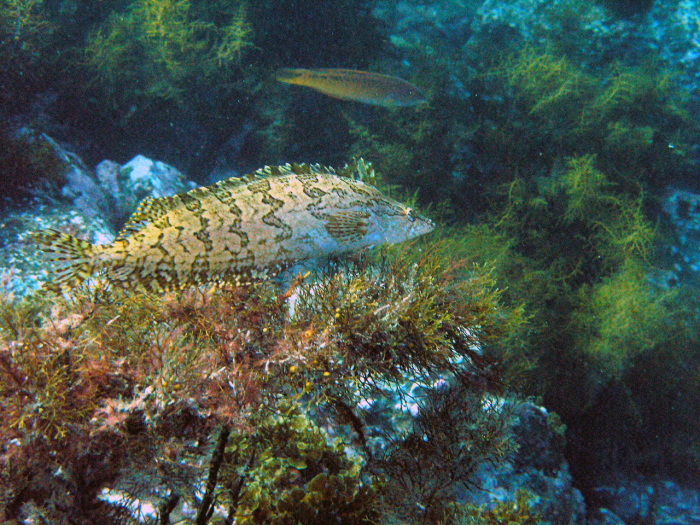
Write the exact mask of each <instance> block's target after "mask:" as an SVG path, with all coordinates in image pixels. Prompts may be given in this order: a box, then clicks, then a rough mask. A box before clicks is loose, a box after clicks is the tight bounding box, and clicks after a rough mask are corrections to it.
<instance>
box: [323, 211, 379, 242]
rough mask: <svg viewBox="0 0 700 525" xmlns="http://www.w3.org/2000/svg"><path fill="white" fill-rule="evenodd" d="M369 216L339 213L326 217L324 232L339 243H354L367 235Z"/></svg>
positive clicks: (352, 212) (353, 212)
mask: <svg viewBox="0 0 700 525" xmlns="http://www.w3.org/2000/svg"><path fill="white" fill-rule="evenodd" d="M368 218H369V214H368V213H366V212H361V211H339V212H336V213H333V214H331V215H329V216H328V218H327V220H326V224H325V227H326V231H327V232H328V233H329V234H330V236H331V237H333V238H334V239H335V240H336V241H339V242H355V241H359V240H361V239H362V238H363V237H364V236H365V235H366V234H367V227H368V225H369V224H368V221H367V219H368Z"/></svg>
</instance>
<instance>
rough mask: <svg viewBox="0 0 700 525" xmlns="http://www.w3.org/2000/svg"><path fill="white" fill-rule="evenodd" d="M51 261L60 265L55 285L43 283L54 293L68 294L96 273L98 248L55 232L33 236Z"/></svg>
mask: <svg viewBox="0 0 700 525" xmlns="http://www.w3.org/2000/svg"><path fill="white" fill-rule="evenodd" d="M31 238H32V239H33V240H34V242H35V243H36V244H37V245H38V246H39V247H41V248H42V250H43V252H44V253H45V254H46V257H47V259H48V260H50V261H52V262H55V263H56V264H57V267H56V269H55V270H54V273H53V275H54V280H53V282H47V283H46V284H44V288H46V289H47V290H51V291H55V292H58V291H68V290H71V289H72V288H75V287H76V286H78V285H79V284H80V283H82V282H83V281H85V280H86V279H88V278H90V277H91V276H92V275H93V273H94V272H95V263H96V254H97V251H98V248H99V247H98V246H97V245H94V244H92V243H89V242H88V241H82V240H80V239H77V238H75V237H73V236H72V235H67V234H65V233H61V232H57V231H55V230H42V231H39V232H35V233H33V234H32V235H31Z"/></svg>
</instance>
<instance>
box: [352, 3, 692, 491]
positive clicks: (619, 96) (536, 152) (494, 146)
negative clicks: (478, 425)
mask: <svg viewBox="0 0 700 525" xmlns="http://www.w3.org/2000/svg"><path fill="white" fill-rule="evenodd" d="M574 7H575V6H572V9H573V8H574ZM589 7H591V6H590V5H589V4H586V6H582V7H581V9H588V8H589ZM574 11H575V9H574V10H573V11H572V13H573V12H574ZM560 14H561V13H560ZM551 15H552V16H554V13H552V14H551ZM562 16H563V15H562ZM566 16H568V15H566ZM560 22H562V23H564V22H565V21H564V20H563V19H562V20H560ZM560 44H563V43H561V42H560ZM486 48H487V49H488V47H486ZM564 49H568V48H566V47H565V46H564ZM474 52H475V53H478V50H474ZM463 60H464V62H463V63H462V64H460V65H459V66H456V67H457V70H458V71H462V72H463V77H462V78H461V80H462V81H463V82H464V88H463V89H462V91H461V93H468V94H469V97H468V98H466V99H463V97H461V96H460V95H459V94H460V92H459V91H457V90H456V89H455V91H456V93H457V95H455V94H452V93H450V92H444V91H441V90H440V88H437V89H436V90H435V91H434V92H432V93H431V98H430V102H429V105H428V106H427V107H425V108H422V109H420V110H419V111H416V112H411V114H410V115H408V114H405V113H396V114H386V115H377V117H376V118H375V119H374V120H373V121H367V120H364V121H360V120H359V119H352V118H347V121H348V125H349V132H350V135H351V136H352V137H353V138H354V144H353V145H352V146H351V151H353V152H354V154H358V155H359V154H362V155H364V156H365V157H366V158H369V159H372V160H375V159H377V160H376V161H375V164H376V165H377V166H378V169H379V170H380V171H381V172H382V173H383V174H384V175H385V176H386V178H385V182H386V184H387V185H388V186H391V185H396V186H398V187H400V188H401V190H400V191H403V192H407V193H408V194H414V195H415V194H416V193H413V192H417V199H418V201H419V202H420V203H421V206H422V207H423V208H424V209H425V208H427V207H432V212H433V214H435V215H437V216H439V217H441V218H442V219H443V220H445V221H446V222H448V223H449V224H451V225H453V226H454V228H455V232H454V236H453V239H454V248H453V249H455V251H457V252H459V253H460V254H461V257H464V258H465V259H466V260H469V261H475V262H478V263H481V264H483V263H485V262H487V261H488V262H489V264H492V266H490V267H491V269H492V276H493V278H494V279H495V280H496V282H497V283H498V284H499V287H500V288H501V289H502V290H504V293H503V295H502V299H503V300H504V301H505V302H506V304H522V305H524V312H525V316H526V318H527V319H528V323H527V325H526V328H524V329H522V330H520V331H515V332H511V337H510V338H508V339H507V340H502V341H501V343H502V344H498V345H495V346H494V348H492V350H493V351H494V353H496V354H497V355H499V357H500V363H501V369H500V372H501V374H502V377H504V378H505V381H506V382H507V383H508V384H509V385H510V386H511V387H514V388H518V389H519V390H520V391H521V392H525V393H528V394H531V395H534V396H538V399H540V400H541V401H542V402H543V403H544V404H545V405H546V406H547V407H548V408H550V409H551V410H554V411H556V412H557V413H558V414H560V415H561V416H562V418H563V420H564V422H565V423H566V425H567V427H568V429H569V430H568V432H567V436H570V440H569V441H568V443H569V444H568V445H567V446H568V449H567V455H568V457H569V458H570V461H571V462H572V470H573V471H574V472H575V474H576V475H578V476H580V478H579V479H585V480H591V479H596V476H599V475H600V472H603V471H605V472H609V471H611V470H614V469H616V468H626V469H629V470H631V471H634V470H635V469H644V470H645V471H653V468H652V467H651V465H652V463H653V462H654V461H655V462H656V463H655V464H656V465H657V466H659V465H667V466H668V467H659V468H662V469H663V468H667V470H666V472H668V473H669V474H672V475H679V476H687V477H690V478H692V477H693V475H694V474H695V473H696V472H697V469H698V465H700V463H698V462H697V460H696V459H697V454H696V452H695V451H694V448H695V447H694V445H692V444H690V443H686V445H682V444H681V443H680V441H679V440H677V439H674V438H672V437H671V436H668V439H669V440H671V441H672V442H673V443H674V446H669V445H667V444H664V443H662V441H663V439H660V438H658V436H659V435H660V434H659V432H656V433H651V432H649V433H648V434H647V429H648V428H651V427H654V428H658V429H661V428H662V427H663V424H662V423H661V422H660V421H662V420H665V419H664V417H663V416H661V414H660V413H656V411H654V410H652V409H651V408H650V407H651V406H656V407H657V411H659V412H661V411H663V410H665V409H662V408H660V407H658V403H659V402H658V401H652V397H653V392H655V391H656V392H661V391H664V392H668V390H667V387H666V384H667V383H669V384H670V383H676V384H677V380H676V379H675V376H676V374H677V373H678V369H679V368H683V367H688V369H694V368H695V365H694V364H693V361H692V358H691V357H689V353H688V350H687V347H688V346H692V344H693V343H692V341H693V337H695V335H694V334H695V333H696V330H695V329H694V328H693V326H692V325H693V323H694V322H695V321H693V320H695V319H697V313H696V310H697V300H695V299H694V298H693V295H694V294H693V293H680V291H678V290H673V289H671V288H670V287H669V285H668V282H667V281H666V280H664V278H663V275H664V268H665V267H666V265H665V263H664V261H663V260H661V259H660V258H659V253H658V245H659V243H660V241H662V240H667V239H669V235H670V233H669V230H668V229H667V225H666V223H665V222H664V220H663V218H660V215H659V206H658V196H659V195H660V194H662V192H663V191H664V190H665V186H666V185H667V184H668V181H670V180H678V179H679V178H683V177H687V178H688V180H690V177H691V174H693V173H695V171H696V168H695V167H694V165H693V164H692V162H691V161H690V160H689V158H688V155H687V152H688V151H690V146H689V145H692V144H693V143H694V142H696V137H697V127H696V125H695V123H694V122H693V119H692V118H691V117H690V114H689V112H688V107H687V101H688V95H687V93H684V92H683V90H682V89H679V87H678V85H677V83H676V80H675V79H676V74H675V73H674V71H673V70H672V69H669V68H668V67H665V66H662V65H661V64H660V63H659V62H658V61H654V60H653V58H652V59H649V60H647V59H639V60H638V61H637V62H636V63H634V64H630V63H629V62H626V63H623V62H610V61H608V62H606V63H597V64H594V65H590V66H588V65H586V63H585V61H583V60H582V58H581V56H580V55H577V54H576V53H568V52H564V51H562V47H557V46H556V45H553V44H548V45H546V46H541V47H537V46H519V47H518V48H517V49H516V47H515V46H514V48H513V50H512V51H506V52H504V53H503V54H502V55H501V56H500V58H499V59H498V60H494V58H493V56H488V55H480V56H475V57H472V58H471V59H463ZM459 68H463V69H459ZM439 69H440V66H439V65H434V70H439ZM453 70H454V69H453ZM379 159H382V160H379ZM510 301H512V302H510ZM660 355H666V356H669V355H673V356H674V357H673V358H672V359H670V360H669V361H667V364H663V365H660V368H659V367H658V366H657V367H656V369H655V370H654V371H653V372H652V371H651V369H646V368H645V363H650V362H654V363H663V362H664V361H663V360H661V358H660V357H659V356H660ZM681 362H682V363H684V364H683V365H680V364H679V363H681ZM664 374H667V375H668V378H667V380H663V379H662V377H664ZM687 375H688V374H684V377H686V376H687ZM688 381H690V384H696V383H695V380H691V379H688ZM686 399H688V400H689V403H690V404H691V406H692V407H695V408H697V407H698V406H699V405H698V402H697V400H696V397H695V396H693V395H691V396H689V397H687V398H686ZM679 403H680V401H679ZM691 412H692V409H687V408H686V409H684V410H679V411H677V414H678V415H679V417H681V418H682V419H683V421H684V425H686V426H688V428H694V429H695V428H697V425H696V423H695V422H694V421H693V420H692V418H688V417H687V415H688V414H690V413H691ZM615 420H620V421H629V422H630V425H622V424H621V425H619V426H616V425H615V424H614V423H610V421H615ZM647 425H649V426H648V427H647ZM676 425H678V426H682V425H681V424H680V423H676ZM660 433H661V434H664V431H663V430H660ZM630 436H633V437H630ZM587 443H590V446H589V445H588V444H587ZM640 443H644V444H645V445H644V446H642V445H640ZM645 446H646V447H647V448H646V449H645ZM651 450H653V451H654V452H651ZM651 457H653V458H654V459H653V461H652V460H651V459H649V458H651ZM689 458H695V459H692V460H690V459H689ZM685 461H687V462H686V463H685V466H683V467H682V468H679V465H683V464H684V462H685ZM671 465H673V466H672V467H671Z"/></svg>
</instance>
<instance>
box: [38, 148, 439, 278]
mask: <svg viewBox="0 0 700 525" xmlns="http://www.w3.org/2000/svg"><path fill="white" fill-rule="evenodd" d="M373 174H374V172H373V170H372V167H371V164H367V163H365V162H364V161H363V160H362V159H360V160H359V161H356V162H355V163H353V164H352V165H351V166H347V167H346V168H345V169H344V170H341V171H339V173H336V171H335V170H333V169H332V168H326V167H323V166H319V165H313V166H309V165H306V164H301V165H300V164H293V165H289V164H287V165H285V166H278V167H265V168H262V169H260V170H258V171H256V172H255V173H254V174H252V175H249V176H246V177H244V178H236V177H234V178H230V179H227V180H224V181H221V182H218V183H216V184H214V185H212V186H206V187H202V188H197V189H194V190H192V191H190V192H188V193H182V194H178V195H174V196H172V197H163V198H160V199H152V198H149V199H146V200H145V201H144V202H143V203H142V204H141V206H140V207H139V209H138V210H137V211H136V212H135V213H134V214H133V215H132V216H131V218H130V219H129V221H128V222H127V224H126V225H125V226H124V228H123V229H122V231H121V232H120V233H119V235H118V236H117V238H116V239H115V241H114V242H113V243H112V244H104V245H97V244H91V243H89V242H87V241H82V240H79V239H76V238H75V237H72V236H70V235H66V234H64V233H59V232H57V231H53V230H44V231H40V232H36V233H34V234H33V235H32V237H33V238H34V240H35V241H36V242H37V243H38V244H39V245H40V246H42V247H43V249H44V251H45V252H46V253H47V255H48V257H49V258H50V259H52V260H54V261H56V262H57V263H58V269H57V270H56V273H55V282H54V283H52V284H50V285H49V287H50V288H53V289H58V288H60V289H62V290H69V289H71V288H73V287H74V286H76V285H78V284H80V283H81V282H83V281H84V280H85V279H88V278H89V277H91V276H93V275H97V274H101V275H103V276H104V278H105V279H106V280H107V281H108V282H110V283H112V284H114V285H117V286H123V287H127V288H139V287H142V288H145V289H147V290H150V291H164V290H173V289H180V288H184V287H186V286H191V285H198V284H203V283H213V282H225V283H232V284H248V283H250V282H253V281H259V280H262V279H265V278H267V277H269V276H272V275H275V274H277V273H279V272H281V271H283V270H285V269H286V268H288V267H289V266H291V265H293V264H295V263H297V262H299V261H303V260H306V259H311V258H316V257H323V256H329V255H332V254H338V253H343V252H348V251H353V250H359V249H362V248H364V247H367V246H372V245H378V244H382V243H395V242H401V241H404V240H406V239H410V238H412V237H416V236H418V235H422V234H424V233H427V232H429V231H431V230H432V229H433V223H432V222H431V221H430V220H429V219H426V218H424V217H422V216H420V215H419V214H417V213H416V212H415V211H413V210H412V209H410V208H408V207H406V206H404V205H403V204H401V203H400V202H397V201H395V200H393V199H391V198H389V197H386V196H385V195H383V194H382V193H381V192H380V191H379V190H377V189H376V188H374V187H373V186H371V185H369V184H367V183H365V182H363V181H362V179H364V180H371V179H372V177H373Z"/></svg>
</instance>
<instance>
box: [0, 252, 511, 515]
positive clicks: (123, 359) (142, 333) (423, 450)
mask: <svg viewBox="0 0 700 525" xmlns="http://www.w3.org/2000/svg"><path fill="white" fill-rule="evenodd" d="M500 297H501V292H500V291H499V290H498V289H497V288H496V287H495V286H494V281H493V279H492V277H491V275H490V272H489V271H488V270H487V269H485V268H480V267H478V266H471V265H465V264H464V263H463V262H462V261H460V260H459V259H455V258H454V257H453V256H452V255H451V253H450V245H449V243H448V242H446V241H439V242H436V243H426V244H422V245H415V246H413V247H412V248H410V249H407V248H405V247H404V248H397V249H392V250H381V251H379V252H378V253H376V254H369V255H363V256H361V257H359V258H358V259H355V260H354V261H353V260H347V261H338V262H335V263H333V264H331V265H330V266H329V267H328V268H327V269H326V270H325V271H324V272H322V273H321V274H320V275H319V276H318V277H317V278H316V279H308V278H304V277H301V276H299V277H297V278H296V279H294V280H293V281H292V282H291V283H290V284H289V285H288V286H287V287H285V288H282V289H280V288H278V287H277V286H276V285H275V284H273V283H265V284H261V285H258V286H251V287H243V288H236V287H213V288H210V289H197V288H192V289H189V290H186V291H184V292H180V293H168V294H164V295H151V294H145V293H143V294H141V293H133V292H132V293H127V292H123V291H120V290H119V289H111V288H109V287H104V286H100V285H99V284H98V285H96V286H94V287H91V288H87V287H83V288H80V289H78V290H76V292H75V293H74V294H72V295H65V296H53V295H46V294H41V293H39V294H35V295H34V296H31V297H28V298H25V299H18V298H17V299H15V298H13V297H12V296H11V295H9V294H4V295H3V302H2V305H1V306H0V338H1V343H0V415H2V417H1V418H0V436H2V444H1V446H2V461H1V462H0V476H1V477H2V483H1V485H2V491H1V492H0V509H2V516H3V519H5V520H19V519H36V520H42V521H48V522H51V523H67V522H68V521H69V520H75V519H78V520H88V521H92V520H95V519H98V517H99V519H100V520H101V522H102V523H134V522H136V520H137V517H138V516H139V515H141V516H142V517H146V515H144V514H140V513H142V512H151V513H152V514H151V517H150V518H147V519H149V520H151V521H156V520H157V521H158V522H159V523H169V522H174V521H177V519H178V516H180V515H181V514H180V513H182V512H185V510H183V509H185V507H186V508H188V509H192V510H191V512H192V513H193V514H192V516H195V515H196V517H194V518H192V519H194V521H195V522H196V523H208V522H212V523H213V522H214V521H215V520H216V519H223V520H224V521H225V522H226V523H231V522H232V521H233V519H234V518H235V519H236V523H284V524H286V523H289V524H292V523H298V522H303V523H319V524H320V523H328V522H329V521H336V520H338V521H341V522H343V523H370V522H372V523H378V522H381V519H383V518H382V517H384V516H390V515H406V509H413V510H411V512H410V513H409V514H410V515H412V516H413V515H415V509H416V508H417V507H416V506H415V501H419V502H421V505H422V506H423V507H424V508H425V509H426V510H425V511H421V512H419V514H420V515H421V516H422V515H423V514H425V516H428V515H429V516H438V515H440V512H441V510H440V509H441V508H442V507H443V506H444V505H446V504H447V500H448V499H449V495H450V494H451V490H452V489H451V488H450V483H451V481H450V479H447V478H443V479H440V480H438V481H432V480H430V479H429V477H426V479H425V480H424V482H422V483H421V484H419V485H416V486H414V487H408V488H409V489H410V490H398V491H397V490H396V489H395V488H392V487H401V486H405V480H406V479H408V478H407V476H410V474H408V473H407V471H406V470H405V469H411V468H415V465H416V462H417V461H420V458H421V457H426V458H433V459H434V460H438V459H439V458H440V457H442V460H445V458H446V457H447V456H444V457H443V456H442V455H443V454H445V453H447V452H448V451H449V453H450V454H452V455H451V456H450V458H451V459H452V460H453V461H452V466H451V468H452V469H453V472H454V473H455V476H456V477H455V480H458V481H460V482H468V479H469V473H470V472H471V469H473V467H474V465H476V464H478V463H479V462H481V461H485V460H493V461H496V460H497V459H498V458H500V457H503V455H504V454H505V453H506V452H507V451H508V450H510V447H511V443H510V439H509V437H508V436H509V434H508V431H507V426H506V422H507V421H508V417H509V415H508V414H509V412H510V410H509V407H510V406H511V402H509V401H504V400H501V399H500V398H499V397H497V396H498V395H499V393H500V392H501V386H500V380H499V377H498V367H497V366H495V365H496V363H495V362H494V361H493V360H492V359H491V358H490V357H489V355H488V352H487V349H488V348H489V346H490V345H492V344H495V343H496V342H497V340H498V339H499V338H501V337H506V336H507V335H508V331H509V330H511V329H514V328H516V327H517V326H519V325H520V324H521V322H522V311H521V309H519V308H517V307H509V306H507V305H505V304H504V303H502V301H501V300H500ZM438 378H442V380H443V381H444V382H445V384H446V386H445V389H437V390H432V389H431V388H430V387H428V386H427V385H432V384H433V383H434V382H435V381H436V380H437V379H438ZM406 381H414V382H415V381H418V382H419V383H421V384H425V385H426V387H425V388H423V389H421V391H422V392H423V393H422V394H421V395H420V396H418V395H416V394H411V395H409V394H408V393H404V394H402V395H403V396H406V401H410V402H419V403H421V404H422V405H423V406H424V407H425V410H423V411H422V412H424V414H425V415H424V416H422V417H420V418H419V419H418V420H417V421H415V422H413V421H412V418H411V417H410V416H402V417H403V418H404V419H405V421H404V423H402V424H401V426H400V427H396V426H393V425H395V424H396V421H397V420H396V419H395V417H396V415H394V416H392V415H391V412H390V411H389V412H387V413H385V416H384V421H385V425H386V426H385V428H384V432H386V435H387V437H388V438H390V439H391V440H392V441H391V442H392V445H391V446H390V447H389V448H388V449H387V450H388V451H389V452H387V453H385V454H380V453H379V451H380V450H381V448H383V447H382V443H383V442H384V440H383V438H381V437H379V436H377V435H374V434H370V433H369V431H368V429H369V426H368V425H367V423H366V421H365V420H364V418H365V417H366V416H367V415H368V414H367V413H366V412H365V411H363V410H360V409H359V408H358V403H360V402H361V401H363V400H364V401H366V400H369V399H376V400H381V399H382V397H383V396H384V395H385V394H384V392H386V390H385V389H386V388H390V389H392V390H395V391H396V392H401V391H402V385H403V384H404V383H405V382H406ZM489 392H490V393H491V394H490V395H491V396H494V397H493V398H492V399H493V400H494V402H493V403H492V404H491V405H490V408H489V409H488V410H486V411H485V410H484V406H483V401H482V400H483V398H484V396H485V395H487V394H488V393H489ZM433 396H434V397H433ZM380 404H381V403H380ZM377 413H381V410H380V411H379V412H377ZM448 416H449V419H446V418H447V417H448ZM406 417H407V418H408V419H406ZM446 421H450V422H451V424H450V425H449V426H447V425H446V424H445V422H446ZM398 428H402V429H403V430H398ZM392 429H393V430H392ZM426 432H427V433H428V435H429V439H428V440H427V441H425V440H424V439H421V440H417V436H419V435H424V434H425V433H426ZM411 436H414V437H411ZM418 441H421V443H420V447H418V448H416V445H417V444H418ZM465 444H471V445H469V446H465ZM348 449H351V450H352V451H353V452H352V454H350V455H348V453H347V452H348ZM425 474H426V473H424V474H423V475H424V476H425ZM448 477H449V476H448ZM385 487H386V488H385ZM387 494H391V496H390V497H388V496H387ZM185 503H186V505H185ZM183 505H184V507H183ZM147 507H148V508H151V509H155V510H151V511H147V510H146V509H147ZM402 509H403V510H402ZM214 511H215V512H214ZM217 516H218V517H217ZM171 520H172V521H171ZM418 522H426V523H427V522H429V521H418Z"/></svg>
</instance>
